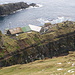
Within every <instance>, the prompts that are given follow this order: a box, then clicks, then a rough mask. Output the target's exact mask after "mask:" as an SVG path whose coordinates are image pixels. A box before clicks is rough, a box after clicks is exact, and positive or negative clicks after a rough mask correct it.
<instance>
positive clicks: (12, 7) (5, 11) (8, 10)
mask: <svg viewBox="0 0 75 75" xmlns="http://www.w3.org/2000/svg"><path fill="white" fill-rule="evenodd" d="M29 6H36V4H35V3H31V4H27V3H24V2H18V3H9V4H3V5H0V16H4V15H9V14H12V13H13V12H14V11H17V10H20V9H26V8H28V7H29Z"/></svg>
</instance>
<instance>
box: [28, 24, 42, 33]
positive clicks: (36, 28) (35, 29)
mask: <svg viewBox="0 0 75 75" xmlns="http://www.w3.org/2000/svg"><path fill="white" fill-rule="evenodd" d="M29 27H30V29H31V30H32V31H36V32H40V30H41V28H42V27H39V26H35V25H30V24H29Z"/></svg>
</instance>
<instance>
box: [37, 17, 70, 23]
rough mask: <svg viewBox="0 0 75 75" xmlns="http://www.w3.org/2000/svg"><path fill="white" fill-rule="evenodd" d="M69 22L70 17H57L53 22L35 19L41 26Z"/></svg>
mask: <svg viewBox="0 0 75 75" xmlns="http://www.w3.org/2000/svg"><path fill="white" fill-rule="evenodd" d="M67 20H68V21H70V20H71V18H70V17H63V16H62V17H58V18H57V19H54V20H47V19H43V18H39V19H37V21H39V22H40V23H41V24H44V23H49V22H50V23H52V24H55V23H60V22H63V21H67Z"/></svg>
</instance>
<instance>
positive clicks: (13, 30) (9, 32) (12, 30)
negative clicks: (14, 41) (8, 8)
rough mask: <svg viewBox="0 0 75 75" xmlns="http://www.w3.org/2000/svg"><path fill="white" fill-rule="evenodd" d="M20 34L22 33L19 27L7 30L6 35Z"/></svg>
mask: <svg viewBox="0 0 75 75" xmlns="http://www.w3.org/2000/svg"><path fill="white" fill-rule="evenodd" d="M22 32H23V31H22V29H21V28H20V27H17V28H13V29H9V30H7V34H9V35H14V34H19V33H22Z"/></svg>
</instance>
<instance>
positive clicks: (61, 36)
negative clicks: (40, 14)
mask: <svg viewBox="0 0 75 75" xmlns="http://www.w3.org/2000/svg"><path fill="white" fill-rule="evenodd" d="M53 29H54V30H55V31H53V32H49V30H48V33H45V34H43V35H41V34H39V33H36V32H32V33H22V34H20V35H19V36H17V37H15V38H13V39H12V37H11V38H10V37H9V36H4V46H5V48H4V49H3V50H1V52H0V67H2V66H10V65H14V64H24V63H29V62H32V61H35V60H38V59H44V58H45V57H48V58H52V57H54V56H56V57H58V56H60V55H65V54H68V53H69V51H70V50H71V51H75V22H68V21H67V22H63V23H59V24H58V25H57V27H54V28H53Z"/></svg>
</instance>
